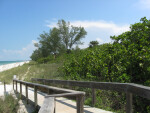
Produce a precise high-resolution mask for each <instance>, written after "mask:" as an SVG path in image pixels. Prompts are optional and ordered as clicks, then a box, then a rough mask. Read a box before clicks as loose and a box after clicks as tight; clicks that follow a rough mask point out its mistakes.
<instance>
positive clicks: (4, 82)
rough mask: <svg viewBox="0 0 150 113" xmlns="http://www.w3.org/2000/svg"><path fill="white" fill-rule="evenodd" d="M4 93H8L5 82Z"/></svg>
mask: <svg viewBox="0 0 150 113" xmlns="http://www.w3.org/2000/svg"><path fill="white" fill-rule="evenodd" d="M4 93H6V83H5V81H4Z"/></svg>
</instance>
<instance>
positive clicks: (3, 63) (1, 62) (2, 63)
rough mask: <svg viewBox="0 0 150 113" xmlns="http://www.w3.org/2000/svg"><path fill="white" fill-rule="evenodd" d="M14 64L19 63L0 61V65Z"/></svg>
mask: <svg viewBox="0 0 150 113" xmlns="http://www.w3.org/2000/svg"><path fill="white" fill-rule="evenodd" d="M16 62H21V61H0V65H5V64H11V63H16Z"/></svg>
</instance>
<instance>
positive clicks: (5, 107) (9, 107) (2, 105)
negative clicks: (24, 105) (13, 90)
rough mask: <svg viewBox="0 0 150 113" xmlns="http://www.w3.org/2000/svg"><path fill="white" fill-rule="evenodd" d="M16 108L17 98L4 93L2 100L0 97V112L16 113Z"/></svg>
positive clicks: (17, 104)
mask: <svg viewBox="0 0 150 113" xmlns="http://www.w3.org/2000/svg"><path fill="white" fill-rule="evenodd" d="M18 108H19V103H18V100H16V99H14V97H13V96H12V95H6V96H5V99H4V100H3V99H2V98H0V113H17V110H18Z"/></svg>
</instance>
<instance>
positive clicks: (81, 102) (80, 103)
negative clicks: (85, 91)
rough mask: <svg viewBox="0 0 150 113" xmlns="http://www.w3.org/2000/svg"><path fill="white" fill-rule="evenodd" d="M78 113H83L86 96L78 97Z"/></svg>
mask: <svg viewBox="0 0 150 113" xmlns="http://www.w3.org/2000/svg"><path fill="white" fill-rule="evenodd" d="M76 103H77V113H83V111H84V110H83V105H84V95H78V96H76Z"/></svg>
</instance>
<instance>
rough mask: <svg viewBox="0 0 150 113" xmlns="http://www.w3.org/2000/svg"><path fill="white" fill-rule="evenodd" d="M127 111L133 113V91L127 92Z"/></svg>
mask: <svg viewBox="0 0 150 113" xmlns="http://www.w3.org/2000/svg"><path fill="white" fill-rule="evenodd" d="M126 100H127V103H126V113H132V112H133V111H132V93H127V94H126Z"/></svg>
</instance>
